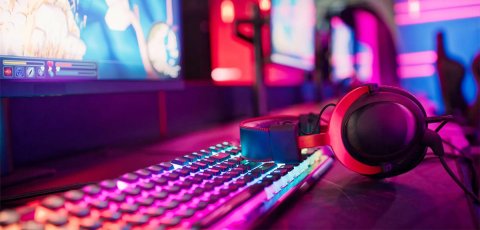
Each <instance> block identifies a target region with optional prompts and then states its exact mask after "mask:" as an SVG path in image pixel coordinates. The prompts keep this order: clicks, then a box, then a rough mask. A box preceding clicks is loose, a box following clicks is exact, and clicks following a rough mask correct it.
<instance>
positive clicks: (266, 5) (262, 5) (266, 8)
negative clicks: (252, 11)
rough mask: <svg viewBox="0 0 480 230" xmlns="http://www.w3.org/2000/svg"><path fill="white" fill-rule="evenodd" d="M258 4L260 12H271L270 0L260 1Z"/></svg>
mask: <svg viewBox="0 0 480 230" xmlns="http://www.w3.org/2000/svg"><path fill="white" fill-rule="evenodd" d="M258 4H259V6H260V10H262V11H269V10H270V7H271V6H272V4H271V3H270V0H259V3H258Z"/></svg>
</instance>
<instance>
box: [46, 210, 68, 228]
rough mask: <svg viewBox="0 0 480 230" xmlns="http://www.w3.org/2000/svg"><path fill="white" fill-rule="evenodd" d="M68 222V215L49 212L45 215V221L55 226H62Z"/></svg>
mask: <svg viewBox="0 0 480 230" xmlns="http://www.w3.org/2000/svg"><path fill="white" fill-rule="evenodd" d="M67 222H68V217H67V215H65V214H61V213H50V214H48V216H47V223H49V224H52V225H55V226H63V225H65V224H66V223H67Z"/></svg>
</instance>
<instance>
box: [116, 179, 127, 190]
mask: <svg viewBox="0 0 480 230" xmlns="http://www.w3.org/2000/svg"><path fill="white" fill-rule="evenodd" d="M127 187H128V184H127V183H125V182H123V181H121V180H119V181H117V188H118V190H124V189H126V188H127Z"/></svg>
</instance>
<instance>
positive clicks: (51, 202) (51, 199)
mask: <svg viewBox="0 0 480 230" xmlns="http://www.w3.org/2000/svg"><path fill="white" fill-rule="evenodd" d="M64 204H65V199H63V198H62V197H59V196H55V195H54V196H48V197H47V198H45V199H43V200H42V205H43V207H46V208H49V209H58V208H61V207H63V205H64Z"/></svg>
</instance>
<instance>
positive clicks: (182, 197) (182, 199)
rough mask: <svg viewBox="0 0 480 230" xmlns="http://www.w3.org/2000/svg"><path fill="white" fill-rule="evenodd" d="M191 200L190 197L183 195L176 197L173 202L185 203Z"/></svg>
mask: <svg viewBox="0 0 480 230" xmlns="http://www.w3.org/2000/svg"><path fill="white" fill-rule="evenodd" d="M191 199H192V195H190V194H187V193H185V194H183V195H180V196H179V197H177V199H175V200H176V201H178V202H179V203H185V202H188V201H190V200H191Z"/></svg>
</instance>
